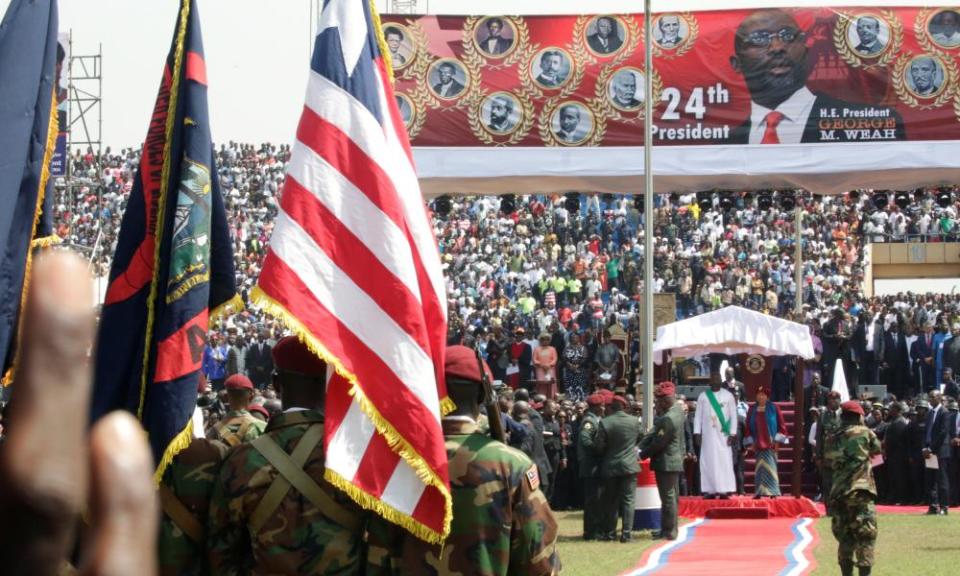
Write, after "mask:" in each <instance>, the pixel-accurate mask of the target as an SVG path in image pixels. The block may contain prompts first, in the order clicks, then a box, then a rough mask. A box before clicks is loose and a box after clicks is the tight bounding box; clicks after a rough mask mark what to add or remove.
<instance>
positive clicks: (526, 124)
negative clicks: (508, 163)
mask: <svg viewBox="0 0 960 576" xmlns="http://www.w3.org/2000/svg"><path fill="white" fill-rule="evenodd" d="M502 92H507V93H508V94H510V95H511V96H513V98H514V100H516V101H517V102H519V103H520V108H521V116H520V123H519V124H518V125H517V128H516V129H515V130H514V131H513V132H511V133H510V134H504V135H503V136H497V135H495V134H492V133H490V132H488V131H487V130H485V129H484V128H483V120H482V119H481V117H480V112H481V111H482V109H483V102H484V100H486V97H487V93H486V91H485V90H481V91H480V92H479V93H478V97H477V100H476V102H475V103H474V105H472V106H470V107H469V108H468V109H467V120H468V121H469V123H470V130H471V131H473V135H474V136H476V137H477V139H478V140H480V141H481V142H483V143H484V144H489V145H493V146H510V145H512V144H516V143H517V142H520V141H521V140H523V139H524V138H526V136H527V134H529V133H530V129H531V128H532V127H533V121H534V118H535V117H536V114H535V113H534V109H533V104H532V103H531V102H530V100H529V99H528V98H521V97H520V95H517V94H515V93H513V92H510V91H508V90H503V91H502Z"/></svg>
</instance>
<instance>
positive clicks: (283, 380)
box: [207, 337, 379, 576]
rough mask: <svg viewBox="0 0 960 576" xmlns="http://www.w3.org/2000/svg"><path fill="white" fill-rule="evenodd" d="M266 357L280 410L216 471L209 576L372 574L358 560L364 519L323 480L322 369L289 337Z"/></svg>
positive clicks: (363, 561) (361, 558)
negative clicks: (259, 433) (270, 358)
mask: <svg viewBox="0 0 960 576" xmlns="http://www.w3.org/2000/svg"><path fill="white" fill-rule="evenodd" d="M273 359H274V366H275V369H276V376H275V379H274V385H275V386H276V388H277V391H278V393H279V394H280V395H281V397H282V401H283V407H284V410H285V411H284V412H283V413H282V414H280V415H278V416H276V417H275V418H273V420H271V422H270V424H269V426H267V429H266V431H265V433H264V435H263V436H261V437H259V438H257V439H256V440H253V441H252V442H245V443H243V444H241V445H239V446H237V447H236V448H234V449H233V450H232V451H231V452H230V453H229V455H228V456H227V459H226V461H225V462H224V463H223V465H222V467H221V469H220V474H219V477H218V479H217V483H216V486H215V488H214V492H213V497H212V501H211V503H210V516H209V527H208V537H207V550H208V558H209V563H210V571H211V574H214V575H217V574H230V575H234V574H249V573H252V574H272V575H274V574H276V575H279V574H284V575H294V574H325V575H344V576H346V575H353V574H361V573H364V574H368V575H369V574H376V573H379V572H376V571H375V570H373V569H372V568H370V567H368V566H367V565H366V557H365V555H364V546H363V544H364V539H365V530H366V529H367V525H368V523H369V522H371V521H373V518H372V514H370V513H368V512H366V511H365V510H363V509H362V508H360V507H359V506H357V505H356V504H355V503H354V502H353V501H352V500H351V499H350V498H349V497H347V496H346V495H344V494H343V493H342V492H340V491H339V490H337V489H336V488H334V487H333V486H332V485H330V484H329V483H328V482H326V481H325V480H324V479H323V473H324V453H323V408H324V400H325V397H324V390H325V382H326V378H325V376H326V365H325V363H324V362H323V361H321V360H320V359H319V358H317V357H316V356H314V355H313V354H312V353H311V352H310V351H309V350H308V349H307V347H306V346H304V345H303V344H302V343H301V342H299V341H298V340H297V339H296V338H295V337H288V338H284V339H283V340H281V341H280V342H278V343H277V345H276V346H275V347H274V348H273ZM300 471H302V472H305V473H306V478H305V479H304V478H303V476H302V475H300V473H299V472H300ZM301 480H305V482H302V481H301ZM292 484H296V486H293V485H292Z"/></svg>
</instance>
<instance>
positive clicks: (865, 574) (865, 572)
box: [860, 566, 871, 576]
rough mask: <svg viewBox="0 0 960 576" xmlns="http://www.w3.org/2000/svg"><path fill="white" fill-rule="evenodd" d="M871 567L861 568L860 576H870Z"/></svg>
mask: <svg viewBox="0 0 960 576" xmlns="http://www.w3.org/2000/svg"><path fill="white" fill-rule="evenodd" d="M870 570H871V567H870V566H861V567H860V576H870Z"/></svg>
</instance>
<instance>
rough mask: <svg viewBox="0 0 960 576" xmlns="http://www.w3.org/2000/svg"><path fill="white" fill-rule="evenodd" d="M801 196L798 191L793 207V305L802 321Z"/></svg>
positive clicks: (797, 319) (799, 319) (798, 319)
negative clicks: (795, 290)
mask: <svg viewBox="0 0 960 576" xmlns="http://www.w3.org/2000/svg"><path fill="white" fill-rule="evenodd" d="M799 196H800V194H799V191H798V194H797V197H795V198H794V200H796V202H797V206H796V208H794V209H793V218H794V220H793V227H794V230H793V242H794V247H793V249H794V254H793V272H794V282H796V287H797V295H796V296H795V297H794V300H795V302H794V304H793V306H794V310H795V311H796V312H797V317H796V321H797V322H802V320H801V316H800V314H802V313H803V283H802V282H803V238H802V237H801V234H800V227H801V226H803V202H802V201H801V198H800V197H799Z"/></svg>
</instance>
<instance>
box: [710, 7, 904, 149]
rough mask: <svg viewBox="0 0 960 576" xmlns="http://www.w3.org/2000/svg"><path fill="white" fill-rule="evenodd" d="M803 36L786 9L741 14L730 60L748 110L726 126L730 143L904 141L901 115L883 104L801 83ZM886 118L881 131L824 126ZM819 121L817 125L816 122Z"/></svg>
mask: <svg viewBox="0 0 960 576" xmlns="http://www.w3.org/2000/svg"><path fill="white" fill-rule="evenodd" d="M805 39H806V35H805V34H804V33H803V31H802V30H801V29H800V27H799V25H798V24H797V21H796V20H795V19H794V17H793V16H792V15H790V13H788V12H786V11H784V10H780V9H766V10H758V11H755V12H753V13H751V14H750V15H749V16H747V17H746V18H745V19H744V20H743V22H741V23H740V26H739V27H738V28H737V32H736V35H735V39H734V56H732V57H731V58H730V64H731V66H732V67H733V69H734V71H735V72H736V73H738V74H740V75H742V76H743V78H744V80H745V81H746V84H747V89H748V90H749V91H750V101H751V102H750V114H749V116H748V117H747V119H746V120H745V121H744V122H743V124H741V125H740V126H738V127H737V128H736V129H734V130H733V131H731V136H730V140H729V141H730V143H732V144H781V143H782V144H799V143H809V142H848V141H859V140H874V139H883V140H904V139H906V131H905V130H904V124H903V119H902V118H901V117H900V115H899V114H898V113H897V111H896V110H895V109H893V108H892V107H888V106H872V105H865V104H858V103H851V102H845V101H843V100H840V99H837V98H834V97H832V96H828V95H826V94H817V93H814V92H811V91H810V89H809V88H807V87H806V81H807V76H808V74H809V71H808V69H807V45H806V43H805V42H804V40H805ZM845 113H846V115H847V116H853V117H856V116H858V115H860V114H865V115H867V117H871V118H883V119H885V120H886V123H885V124H884V128H883V129H882V130H875V131H874V130H843V129H831V128H830V126H831V125H833V122H834V121H835V120H837V119H841V118H843V117H844V115H845ZM821 123H822V125H823V128H822V127H821Z"/></svg>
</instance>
